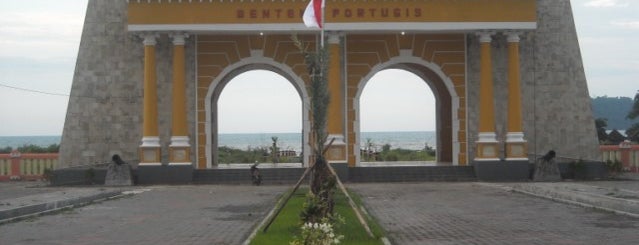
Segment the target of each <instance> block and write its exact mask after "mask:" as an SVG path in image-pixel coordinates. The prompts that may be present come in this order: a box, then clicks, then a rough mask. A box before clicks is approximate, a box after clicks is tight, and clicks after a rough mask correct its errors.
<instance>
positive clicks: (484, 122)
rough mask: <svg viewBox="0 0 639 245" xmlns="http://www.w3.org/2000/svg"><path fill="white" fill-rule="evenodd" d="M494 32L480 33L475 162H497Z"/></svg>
mask: <svg viewBox="0 0 639 245" xmlns="http://www.w3.org/2000/svg"><path fill="white" fill-rule="evenodd" d="M493 34H494V33H493V32H487V31H484V32H479V33H477V35H478V36H479V42H480V43H481V54H480V56H481V57H480V59H481V63H480V71H479V73H480V80H479V83H480V84H479V137H478V140H477V142H476V143H477V152H476V153H475V161H497V160H499V158H498V157H497V149H498V148H497V145H498V142H497V140H496V134H495V102H494V96H493V67H492V56H491V51H490V48H491V47H490V43H491V41H492V37H491V36H492V35H493Z"/></svg>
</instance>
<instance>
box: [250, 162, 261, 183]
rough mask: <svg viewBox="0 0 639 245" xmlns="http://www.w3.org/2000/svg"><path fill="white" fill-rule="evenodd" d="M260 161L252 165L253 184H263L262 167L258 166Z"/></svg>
mask: <svg viewBox="0 0 639 245" xmlns="http://www.w3.org/2000/svg"><path fill="white" fill-rule="evenodd" d="M257 165H259V163H257V162H255V164H253V166H251V180H252V181H253V185H260V184H262V175H261V174H260V169H259V168H257Z"/></svg>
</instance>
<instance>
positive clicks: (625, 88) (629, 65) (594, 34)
mask: <svg viewBox="0 0 639 245" xmlns="http://www.w3.org/2000/svg"><path fill="white" fill-rule="evenodd" d="M86 5H87V0H56V1H51V0H29V1H15V0H0V136H26V135H61V134H62V128H63V126H64V120H65V117H66V109H67V103H68V97H67V96H65V95H68V94H69V93H70V89H71V83H72V79H73V72H74V68H75V60H76V57H77V53H78V46H79V43H80V35H81V31H82V25H83V22H84V15H85V12H86ZM572 7H573V12H574V15H575V22H576V26H577V33H578V35H579V42H580V46H581V52H582V57H583V61H584V66H585V70H586V77H587V80H588V88H589V91H590V96H591V97H595V96H609V97H617V96H624V97H634V95H635V93H636V92H637V90H638V89H639V81H637V78H638V77H639V45H636V44H637V43H639V15H638V14H637V13H639V1H637V0H572ZM398 77H400V78H401V79H397V78H398ZM256 78H259V82H256V81H255V80H256ZM391 80H392V81H393V82H392V83H391ZM397 81H400V82H397ZM24 89H26V90H33V91H25V90H24ZM264 91H277V92H273V93H264ZM258 92H259V94H258ZM266 102H268V103H266ZM360 106H361V110H362V113H361V129H362V131H430V130H434V128H435V118H434V117H435V112H434V106H435V100H434V98H433V95H432V92H431V91H430V89H429V88H428V86H426V84H425V82H424V81H422V80H421V79H419V78H418V77H416V76H415V75H413V74H411V73H409V72H405V71H401V70H387V71H382V72H380V73H378V74H377V75H376V76H374V77H373V78H371V80H370V81H369V82H368V83H367V85H366V87H365V88H364V93H363V94H362V98H361V101H360ZM219 110H220V118H219V120H220V121H219V123H220V126H219V131H220V132H221V133H274V132H300V131H301V115H302V110H301V101H300V97H299V95H298V94H297V92H296V90H295V89H294V87H293V86H292V85H291V84H290V83H289V82H287V81H286V80H284V78H282V77H280V76H279V75H277V74H275V73H272V72H268V71H250V72H247V73H245V74H242V75H240V76H238V77H236V78H235V79H234V80H233V81H231V82H230V83H229V84H228V85H227V87H226V88H225V89H224V91H223V92H222V94H221V97H220V101H219ZM416 111H417V112H419V113H415V112H416ZM256 122H259V123H256Z"/></svg>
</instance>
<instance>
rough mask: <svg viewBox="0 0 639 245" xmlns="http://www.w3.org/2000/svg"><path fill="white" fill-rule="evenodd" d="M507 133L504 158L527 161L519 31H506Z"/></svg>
mask: <svg viewBox="0 0 639 245" xmlns="http://www.w3.org/2000/svg"><path fill="white" fill-rule="evenodd" d="M506 34H507V35H508V38H507V40H508V133H507V134H506V160H507V161H528V149H527V142H526V140H524V130H523V121H522V112H521V85H520V80H521V76H520V72H519V69H520V68H519V33H517V32H508V33H506Z"/></svg>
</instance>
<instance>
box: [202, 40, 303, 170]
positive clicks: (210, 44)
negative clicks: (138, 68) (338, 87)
mask: <svg viewBox="0 0 639 245" xmlns="http://www.w3.org/2000/svg"><path fill="white" fill-rule="evenodd" d="M299 38H300V39H301V40H303V41H306V42H308V44H309V45H310V46H309V49H311V50H312V49H314V43H312V42H309V41H310V40H314V39H315V37H314V36H300V37H299ZM252 49H255V50H263V56H264V57H267V58H272V59H273V60H275V61H276V62H279V63H282V64H285V65H287V66H289V67H291V69H292V70H293V71H294V72H295V73H296V74H297V75H298V76H300V77H301V78H302V79H304V80H306V81H307V80H308V77H309V76H308V73H307V71H306V65H305V64H304V58H303V57H302V55H301V54H300V52H299V51H298V49H297V48H296V47H295V45H294V44H293V41H292V40H291V36H290V35H263V36H260V35H198V36H197V50H198V53H197V64H198V67H197V73H198V74H197V76H198V79H197V87H198V90H197V96H198V97H197V98H198V100H197V111H198V120H199V121H198V124H197V125H198V136H197V137H198V142H200V143H199V145H198V146H197V147H198V153H199V154H198V157H197V158H198V159H197V161H198V168H205V167H206V155H205V152H206V151H205V150H206V149H205V147H206V128H205V127H206V122H205V120H206V114H205V113H206V112H205V108H206V107H205V105H206V104H207V103H211V102H210V101H206V95H207V92H208V90H209V87H210V86H211V83H212V82H213V80H215V79H216V78H218V77H219V76H220V74H221V73H222V71H223V70H224V68H225V67H227V66H229V65H231V64H234V63H237V62H239V61H240V60H241V59H243V58H247V57H249V56H250V55H251V53H250V51H251V50H252ZM226 79H232V77H230V78H226Z"/></svg>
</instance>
